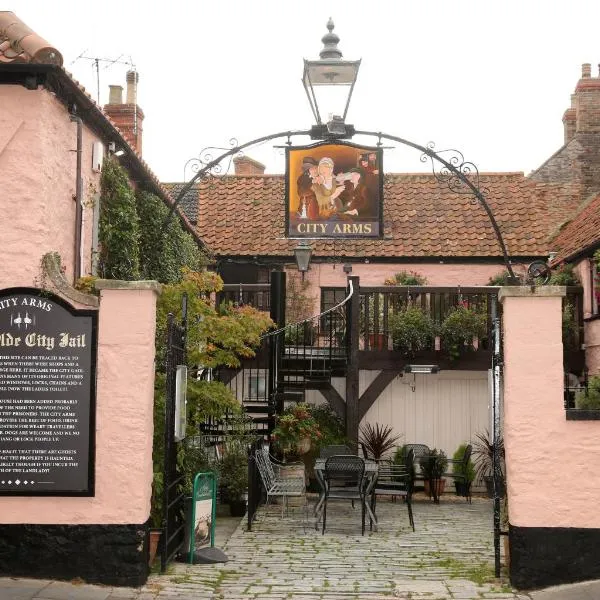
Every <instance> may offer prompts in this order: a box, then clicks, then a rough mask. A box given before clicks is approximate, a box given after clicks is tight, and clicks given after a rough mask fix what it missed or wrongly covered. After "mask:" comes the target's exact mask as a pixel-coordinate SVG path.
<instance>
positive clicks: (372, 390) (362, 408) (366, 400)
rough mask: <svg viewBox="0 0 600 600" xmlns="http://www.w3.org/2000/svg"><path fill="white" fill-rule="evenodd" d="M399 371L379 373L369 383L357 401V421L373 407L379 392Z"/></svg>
mask: <svg viewBox="0 0 600 600" xmlns="http://www.w3.org/2000/svg"><path fill="white" fill-rule="evenodd" d="M399 373H400V371H399V370H398V369H394V370H391V371H381V372H380V373H379V375H377V377H375V379H374V380H373V381H372V382H371V385H370V386H369V387H368V388H367V389H366V390H365V391H364V392H363V395H362V396H361V397H360V399H359V401H358V415H359V421H360V420H362V418H363V417H364V416H365V415H366V414H367V411H368V410H369V409H370V408H371V406H373V404H374V403H375V400H377V398H379V396H380V395H381V392H383V390H385V388H386V387H387V386H388V385H389V384H390V383H391V382H392V380H394V379H395V378H396V377H397V376H398V374H399Z"/></svg>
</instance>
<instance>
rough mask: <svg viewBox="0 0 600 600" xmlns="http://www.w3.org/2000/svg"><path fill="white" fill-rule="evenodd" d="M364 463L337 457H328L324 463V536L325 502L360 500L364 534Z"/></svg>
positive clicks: (346, 456)
mask: <svg viewBox="0 0 600 600" xmlns="http://www.w3.org/2000/svg"><path fill="white" fill-rule="evenodd" d="M364 474H365V461H364V460H363V459H362V458H360V457H359V456H353V455H337V456H330V457H329V458H328V459H327V461H326V463H325V471H324V473H323V475H324V477H323V478H324V485H325V489H324V497H323V529H322V533H323V534H325V528H326V524H327V501H328V500H330V499H332V500H333V499H339V500H360V505H361V509H362V510H361V513H362V535H364V534H365V510H366V509H365V502H366V499H365V490H364V482H363V479H364Z"/></svg>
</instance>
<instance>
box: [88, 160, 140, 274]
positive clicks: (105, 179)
mask: <svg viewBox="0 0 600 600" xmlns="http://www.w3.org/2000/svg"><path fill="white" fill-rule="evenodd" d="M100 188H101V192H100V206H101V210H100V230H99V241H100V254H99V260H98V271H99V273H100V275H101V276H102V277H105V278H108V279H125V280H134V279H139V277H140V262H139V239H140V231H139V224H138V218H137V211H136V206H135V196H134V194H133V191H132V189H131V187H130V185H129V181H128V179H127V173H126V172H125V170H124V169H123V168H122V167H121V166H120V165H119V164H118V163H117V161H116V160H115V159H113V158H110V159H108V160H105V161H104V165H103V167H102V176H101V178H100Z"/></svg>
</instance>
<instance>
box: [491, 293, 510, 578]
mask: <svg viewBox="0 0 600 600" xmlns="http://www.w3.org/2000/svg"><path fill="white" fill-rule="evenodd" d="M491 313H492V315H491V316H492V323H493V348H492V439H491V442H492V447H493V455H492V477H493V489H494V573H495V576H496V577H500V536H502V535H508V532H507V531H502V523H501V509H500V501H501V496H502V495H504V494H503V492H502V491H501V490H503V489H505V486H506V483H505V481H504V474H503V471H502V463H503V460H504V457H503V456H502V452H501V449H503V448H504V444H503V443H501V441H500V440H501V438H502V370H503V367H504V362H503V352H502V326H501V316H500V306H499V304H498V297H497V296H492V311H491ZM504 493H505V492H504Z"/></svg>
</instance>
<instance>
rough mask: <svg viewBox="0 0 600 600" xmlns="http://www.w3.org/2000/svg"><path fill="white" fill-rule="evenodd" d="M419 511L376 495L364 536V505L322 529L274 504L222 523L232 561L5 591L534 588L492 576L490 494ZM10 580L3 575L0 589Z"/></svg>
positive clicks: (366, 592) (419, 504) (464, 594)
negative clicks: (130, 578) (374, 516)
mask: <svg viewBox="0 0 600 600" xmlns="http://www.w3.org/2000/svg"><path fill="white" fill-rule="evenodd" d="M414 514H415V525H416V532H414V533H413V531H412V530H411V528H410V527H409V524H408V515H407V510H406V507H405V506H404V505H403V504H402V503H400V502H399V503H391V502H385V501H383V502H381V503H379V504H378V516H379V517H380V524H379V531H377V532H375V531H373V532H370V531H368V529H367V532H366V533H365V536H364V537H362V536H361V535H360V509H359V508H358V507H357V508H355V509H353V508H352V507H351V506H350V504H348V503H339V502H337V503H335V504H334V503H332V504H331V506H330V509H329V511H328V519H327V532H326V533H325V535H324V536H323V535H321V532H320V530H319V531H316V530H315V528H314V519H313V518H312V513H310V512H307V511H306V510H305V509H303V508H301V507H297V508H293V509H290V514H289V515H287V516H286V517H285V518H284V519H282V518H281V508H280V507H279V506H272V507H270V508H269V510H268V512H266V511H265V510H264V508H263V509H261V511H260V513H259V515H258V517H257V521H256V523H255V525H254V527H253V530H252V531H251V532H248V531H246V523H245V520H242V521H241V522H240V523H239V525H238V526H237V528H236V529H235V530H234V531H233V532H232V533H231V532H230V533H231V534H230V535H229V533H226V532H223V530H222V531H221V532H220V535H219V536H218V538H220V539H218V540H217V544H216V545H217V546H219V547H221V548H222V549H223V550H224V551H225V552H226V554H227V555H228V557H229V562H228V563H226V564H217V565H186V564H183V563H174V564H173V565H172V566H171V567H170V569H169V572H168V573H167V574H165V575H152V576H151V577H150V579H149V581H148V583H147V585H146V586H145V587H144V588H142V589H139V590H136V589H131V588H113V589H110V588H103V587H102V586H86V585H82V586H73V585H69V584H64V583H58V582H56V583H51V584H50V585H48V583H49V582H47V584H46V585H47V587H46V588H45V589H40V590H39V591H38V592H37V594H38V595H31V594H30V595H25V594H23V595H15V596H8V595H6V596H4V595H0V598H2V600H4V599H5V598H6V599H8V598H15V599H19V600H21V599H23V600H29V599H38V598H39V599H40V600H41V599H47V598H48V599H57V600H59V599H60V600H62V598H71V599H78V598H81V599H83V598H85V599H86V600H88V599H89V600H96V599H97V600H115V599H116V598H121V599H125V598H127V599H134V598H135V599H136V600H155V599H160V600H163V599H167V598H178V599H181V600H188V599H189V600H191V599H195V600H196V599H206V600H213V599H214V600H216V599H221V598H222V599H225V600H238V599H243V600H254V599H261V600H263V599H264V600H276V599H277V600H283V599H288V598H291V599H293V598H303V599H306V600H311V599H317V598H319V599H323V600H328V599H331V600H333V599H336V600H339V599H341V598H361V599H362V598H366V599H375V598H401V599H412V600H417V599H422V600H425V599H426V600H442V599H443V600H450V599H456V600H476V599H477V600H481V599H482V598H483V599H485V598H489V599H492V598H513V599H514V598H521V599H526V598H530V596H529V595H527V594H518V593H516V592H513V591H512V590H511V589H510V586H509V585H508V584H507V581H506V579H505V578H504V579H502V580H495V579H494V570H493V564H494V563H493V536H492V504H491V501H490V500H487V499H482V498H474V499H473V503H472V504H471V505H469V504H467V503H466V502H464V500H462V499H460V500H459V499H455V498H454V497H449V496H447V497H444V498H442V501H441V504H439V505H434V504H433V503H431V502H430V501H428V500H426V499H419V500H417V501H416V502H415V503H414ZM228 536H229V537H228ZM227 537H228V539H227V541H225V539H224V538H227ZM7 581H10V580H0V594H1V593H2V592H3V591H6V585H4V589H3V583H4V584H6V582H7ZM22 591H24V590H22ZM32 593H33V591H32ZM61 594H63V595H61Z"/></svg>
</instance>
